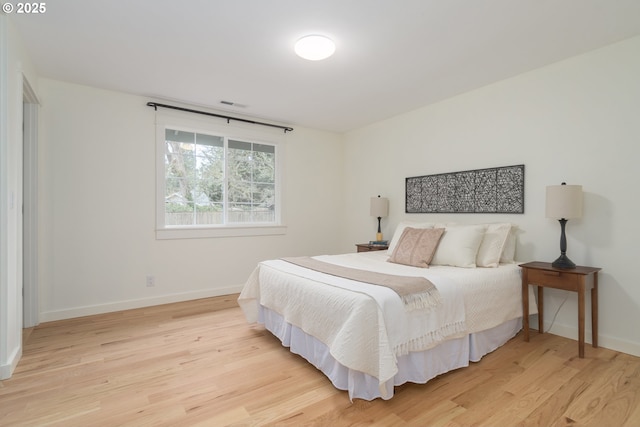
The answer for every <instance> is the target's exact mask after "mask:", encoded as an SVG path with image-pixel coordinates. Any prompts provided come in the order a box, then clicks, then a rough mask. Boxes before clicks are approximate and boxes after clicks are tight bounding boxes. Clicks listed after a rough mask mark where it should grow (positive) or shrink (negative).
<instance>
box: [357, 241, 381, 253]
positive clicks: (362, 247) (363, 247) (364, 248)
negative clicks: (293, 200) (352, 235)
mask: <svg viewBox="0 0 640 427" xmlns="http://www.w3.org/2000/svg"><path fill="white" fill-rule="evenodd" d="M356 247H357V248H358V252H370V251H386V250H387V249H389V245H372V244H369V243H356Z"/></svg>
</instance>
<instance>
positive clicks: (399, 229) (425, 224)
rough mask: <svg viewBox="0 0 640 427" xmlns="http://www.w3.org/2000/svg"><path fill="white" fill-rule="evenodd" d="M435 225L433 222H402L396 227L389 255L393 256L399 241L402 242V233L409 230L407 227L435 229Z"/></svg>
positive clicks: (388, 251) (390, 243)
mask: <svg viewBox="0 0 640 427" xmlns="http://www.w3.org/2000/svg"><path fill="white" fill-rule="evenodd" d="M433 225H434V224H433V223H432V222H412V221H402V222H401V223H400V224H398V226H397V227H396V231H394V232H393V237H392V238H391V242H389V249H388V250H387V253H388V254H389V255H393V250H394V249H395V248H396V245H397V244H398V240H400V237H401V236H402V232H403V231H404V229H405V228H407V227H411V228H433Z"/></svg>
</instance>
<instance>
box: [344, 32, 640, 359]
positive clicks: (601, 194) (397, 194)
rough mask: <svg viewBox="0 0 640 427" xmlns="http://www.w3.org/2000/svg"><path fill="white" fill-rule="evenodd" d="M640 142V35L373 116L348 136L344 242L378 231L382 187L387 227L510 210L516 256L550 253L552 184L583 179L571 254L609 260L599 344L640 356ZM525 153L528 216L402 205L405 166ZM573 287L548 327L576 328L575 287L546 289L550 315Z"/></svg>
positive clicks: (422, 167) (455, 166) (428, 167)
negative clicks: (548, 191)
mask: <svg viewBox="0 0 640 427" xmlns="http://www.w3.org/2000/svg"><path fill="white" fill-rule="evenodd" d="M425 84H437V82H425ZM639 142H640V38H639V37H637V38H633V39H630V40H627V41H624V42H621V43H618V44H615V45H611V46H609V47H606V48H603V49H600V50H597V51H593V52H591V53H588V54H585V55H582V56H579V57H575V58H572V59H569V60H566V61H563V62H560V63H557V64H554V65H551V66H548V67H545V68H542V69H539V70H536V71H533V72H530V73H527V74H523V75H520V76H517V77H514V78H511V79H508V80H504V81H502V82H499V83H497V84H493V85H490V86H487V87H484V88H481V89H479V90H476V91H473V92H470V93H466V94H463V95H460V96H457V97H454V98H451V99H449V100H446V101H444V102H440V103H438V104H435V105H431V106H428V107H424V108H422V109H419V110H416V111H412V112H409V113H406V114H403V115H400V116H397V117H394V118H390V119H388V120H385V121H382V122H378V123H375V124H372V125H370V126H367V127H365V128H362V129H359V130H356V131H353V132H350V133H348V134H347V135H346V136H345V143H346V147H345V171H346V180H345V186H346V188H345V189H346V193H347V194H352V195H354V196H353V197H350V198H347V199H346V203H345V212H346V229H345V230H346V232H345V235H344V239H343V242H342V244H343V248H345V249H346V248H347V247H348V246H349V245H350V244H351V243H352V242H355V241H366V240H369V239H372V238H373V236H374V231H375V225H374V220H373V219H371V218H370V217H368V198H369V197H370V196H373V195H377V194H381V195H383V196H387V197H389V198H390V202H391V207H390V217H389V218H387V219H384V220H383V232H385V237H387V238H391V235H392V233H393V230H394V227H395V225H396V224H397V223H398V222H400V221H401V220H405V219H407V220H427V221H428V220H435V221H440V220H445V221H455V222H467V223H468V222H498V221H511V222H514V223H517V224H519V225H520V227H521V228H522V230H523V233H522V234H521V236H520V246H519V248H518V250H519V252H518V254H517V255H518V259H520V260H522V261H529V260H541V261H553V260H554V259H555V258H556V257H557V256H558V255H559V235H560V228H559V225H558V223H557V221H555V220H551V219H547V218H545V215H544V194H545V187H546V186H547V185H552V184H560V183H561V182H562V181H566V182H567V183H569V184H581V185H583V190H584V192H585V198H584V217H583V218H582V219H580V220H570V221H569V222H568V225H567V233H568V235H567V238H568V253H567V254H568V256H569V257H570V258H571V259H572V260H573V261H574V262H576V263H577V264H580V265H591V266H597V267H601V268H602V269H603V270H602V272H601V274H600V298H599V303H600V322H599V329H600V334H599V340H600V344H601V345H602V346H605V347H609V348H613V349H618V350H621V351H625V352H628V353H632V354H635V355H640V328H638V325H640V286H638V277H637V272H636V271H635V266H634V264H635V262H636V260H635V257H636V256H637V252H638V251H637V246H636V245H637V243H638V241H639V239H640V225H639V224H640V222H639V221H638V218H639V217H640V199H639V198H638V190H637V186H638V183H639V182H640V172H639V171H640V168H639V167H638V159H640V143H639ZM522 163H524V164H525V213H524V214H523V215H499V214H495V215H477V214H448V215H436V214H421V215H416V214H413V215H410V214H405V213H404V201H405V198H404V183H405V181H404V179H405V178H406V177H409V176H419V175H428V174H434V173H442V172H454V171H462V170H469V169H480V168H487V167H495V166H508V165H515V164H522ZM567 296H568V300H567V302H566V303H565V304H564V305H563V306H562V308H561V309H560V311H559V313H558V316H557V319H556V321H555V323H554V325H553V328H552V329H551V332H553V333H556V334H559V335H564V336H569V337H571V338H574V339H577V298H576V295H575V294H569V293H565V292H562V291H554V290H547V291H546V294H545V314H546V315H545V321H546V322H547V326H549V322H550V320H551V319H552V317H553V314H554V313H555V311H556V310H557V309H558V307H559V306H560V304H561V303H562V301H563V300H564V298H565V297H567ZM587 301H589V299H587ZM587 314H588V315H589V312H587ZM587 319H589V317H588V318H587ZM587 323H589V322H587ZM589 334H590V325H587V336H590V335H589Z"/></svg>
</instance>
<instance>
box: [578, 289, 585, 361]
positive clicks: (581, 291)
mask: <svg viewBox="0 0 640 427" xmlns="http://www.w3.org/2000/svg"><path fill="white" fill-rule="evenodd" d="M584 311H585V310H584V283H581V284H580V285H579V286H578V357H580V358H581V359H583V358H584Z"/></svg>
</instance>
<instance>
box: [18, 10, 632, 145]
mask: <svg viewBox="0 0 640 427" xmlns="http://www.w3.org/2000/svg"><path fill="white" fill-rule="evenodd" d="M46 8H47V10H46V12H45V13H44V14H42V15H18V14H15V13H14V14H12V15H10V19H11V20H12V22H13V23H14V24H15V26H16V27H17V29H18V31H19V32H20V33H21V34H22V37H23V39H24V42H25V44H26V46H27V49H28V51H29V53H30V55H31V58H32V59H33V61H34V62H35V65H36V67H37V69H38V72H39V73H40V75H41V76H44V77H48V78H52V79H57V80H62V81H68V82H73V83H78V84H83V85H89V86H94V87H98V88H105V89H112V90H117V91H123V92H128V93H132V94H137V95H143V96H148V97H160V98H164V99H172V100H178V101H182V102H185V103H189V104H193V105H200V106H209V107H213V108H215V109H218V110H224V111H230V112H235V113H237V114H242V115H250V116H253V117H257V118H260V119H266V120H273V121H278V122H283V123H285V124H289V125H293V126H294V127H295V126H296V125H301V126H306V127H311V128H317V129H324V130H331V131H336V132H344V131H348V130H351V129H355V128H358V127H360V126H363V125H366V124H369V123H372V122H375V121H378V120H381V119H385V118H388V117H391V116H394V115H397V114H401V113H403V112H406V111H410V110H413V109H415V108H418V107H421V106H424V105H427V104H429V103H433V102H436V101H439V100H442V99H445V98H447V97H451V96H453V95H456V94H459V93H462V92H466V91H469V90H473V89H475V88H478V87H481V86H484V85H487V84H490V83H492V82H496V81H499V80H502V79H504V78H508V77H510V76H514V75H517V74H520V73H523V72H526V71H529V70H532V69H535V68H538V67H541V66H544V65H547V64H550V63H553V62H557V61H559V60H562V59H564V58H568V57H571V56H574V55H578V54H581V53H583V52H587V51H589V50H593V49H595V48H598V47H601V46H604V45H607V44H610V43H613V42H616V41H619V40H622V39H625V38H629V37H632V36H635V35H638V34H640V1H638V0H348V1H345V0H316V1H312V0H129V1H125V0H111V1H105V0H49V1H47V2H46ZM306 34H323V35H327V36H330V37H331V38H333V40H334V41H335V42H336V44H337V50H336V53H335V55H334V56H332V57H331V58H329V59H327V60H325V61H319V62H313V61H306V60H303V59H301V58H299V57H297V56H296V55H295V54H294V52H293V45H294V43H295V41H296V40H297V39H298V38H300V37H301V36H303V35H306ZM223 100H224V101H231V102H235V103H237V104H242V105H244V106H245V107H225V106H224V105H221V104H220V101H223Z"/></svg>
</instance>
